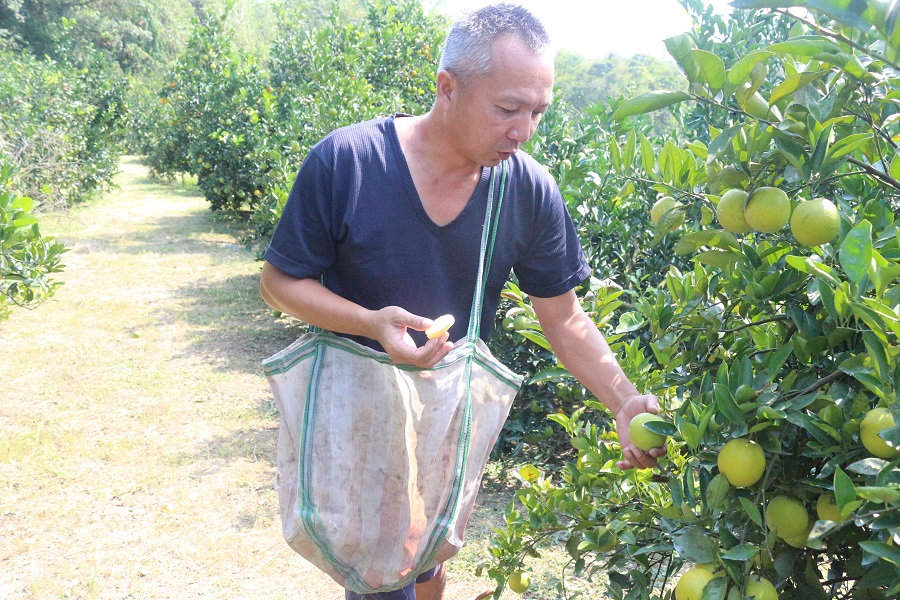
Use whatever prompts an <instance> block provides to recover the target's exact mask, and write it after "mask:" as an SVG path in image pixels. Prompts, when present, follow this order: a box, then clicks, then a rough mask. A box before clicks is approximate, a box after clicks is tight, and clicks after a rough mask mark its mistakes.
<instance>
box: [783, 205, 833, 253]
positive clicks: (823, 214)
mask: <svg viewBox="0 0 900 600" xmlns="http://www.w3.org/2000/svg"><path fill="white" fill-rule="evenodd" d="M840 230H841V215H840V214H839V213H838V209H837V207H836V206H835V205H834V203H833V202H832V201H831V200H828V199H827V198H813V199H812V200H809V201H807V202H801V203H800V204H798V205H797V208H795V209H794V214H792V215H791V233H792V234H793V235H794V239H795V240H797V241H798V242H800V243H801V244H803V245H804V246H818V245H820V244H827V243H828V242H830V241H832V240H833V239H834V238H836V237H837V235H838V233H839V232H840Z"/></svg>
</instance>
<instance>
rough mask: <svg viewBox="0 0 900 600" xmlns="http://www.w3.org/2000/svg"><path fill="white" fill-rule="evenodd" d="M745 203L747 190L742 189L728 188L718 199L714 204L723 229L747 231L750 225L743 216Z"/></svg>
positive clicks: (736, 231)
mask: <svg viewBox="0 0 900 600" xmlns="http://www.w3.org/2000/svg"><path fill="white" fill-rule="evenodd" d="M746 203H747V192H745V191H744V190H738V189H733V190H728V191H727V192H725V193H724V194H722V197H721V198H720V199H719V204H718V206H716V218H717V219H718V220H719V225H721V226H722V229H724V230H725V231H730V232H731V233H747V232H749V231H750V225H749V224H748V223H747V219H746V218H745V217H744V204H746Z"/></svg>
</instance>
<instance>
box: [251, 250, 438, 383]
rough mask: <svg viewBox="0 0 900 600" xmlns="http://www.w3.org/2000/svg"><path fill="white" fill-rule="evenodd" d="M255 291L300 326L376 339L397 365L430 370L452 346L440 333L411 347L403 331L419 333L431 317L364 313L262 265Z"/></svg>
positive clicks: (314, 284) (395, 311) (393, 309)
mask: <svg viewBox="0 0 900 600" xmlns="http://www.w3.org/2000/svg"><path fill="white" fill-rule="evenodd" d="M260 292H261V294H262V297H263V300H265V301H266V304H268V305H269V306H271V307H272V308H274V309H276V310H279V311H281V312H283V313H285V314H288V315H291V316H292V317H296V318H297V319H300V320H301V321H303V322H305V323H309V324H310V325H315V326H316V327H320V328H322V329H326V330H328V331H334V332H336V333H344V334H349V335H358V336H362V337H367V338H369V339H372V340H376V341H377V342H378V343H380V344H381V346H382V347H383V348H384V350H385V352H387V354H388V355H389V356H390V357H391V359H393V360H394V362H397V363H402V364H410V365H415V366H419V367H431V366H434V365H435V364H436V363H437V362H438V361H440V360H441V359H442V358H443V357H444V356H446V355H447V353H448V352H449V351H450V350H451V349H452V348H453V344H451V343H450V342H449V341H448V336H447V334H446V333H445V334H444V335H442V336H439V337H436V338H434V339H432V340H429V341H428V343H426V344H425V345H423V346H421V347H417V346H416V345H415V342H414V341H413V340H412V338H411V337H410V336H409V333H408V332H407V328H409V329H414V330H417V331H425V330H426V329H427V328H428V327H429V326H430V325H431V319H429V318H426V317H421V316H418V315H413V314H411V313H409V312H407V311H405V310H403V309H402V308H400V307H398V306H388V307H385V308H382V309H381V310H369V309H367V308H364V307H362V306H360V305H358V304H356V303H354V302H351V301H349V300H347V299H346V298H342V297H340V296H338V295H337V294H335V293H334V292H332V291H331V290H329V289H328V288H326V287H325V286H324V285H322V284H321V283H320V282H319V281H316V280H315V279H298V278H296V277H293V276H291V275H288V274H287V273H285V272H283V271H281V270H280V269H278V268H277V267H275V266H273V265H272V264H270V263H268V262H267V263H265V264H264V265H263V270H262V278H261V279H260Z"/></svg>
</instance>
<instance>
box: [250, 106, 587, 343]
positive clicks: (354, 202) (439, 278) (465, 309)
mask: <svg viewBox="0 0 900 600" xmlns="http://www.w3.org/2000/svg"><path fill="white" fill-rule="evenodd" d="M394 118H395V117H388V118H382V119H377V120H374V121H368V122H366V123H360V124H357V125H352V126H350V127H344V128H341V129H338V130H336V131H334V132H332V133H331V134H329V135H328V136H327V137H325V138H324V139H323V140H322V141H320V142H319V143H318V144H316V145H315V146H313V148H312V149H311V150H310V153H309V155H308V156H307V157H306V160H305V161H304V162H303V165H302V166H301V168H300V172H299V174H298V175H297V179H296V181H295V182H294V186H293V188H292V190H291V194H290V197H289V198H288V201H287V204H286V206H285V208H284V213H283V214H282V216H281V220H280V221H279V223H278V226H277V227H276V229H275V234H274V236H273V238H272V241H271V244H270V245H269V248H268V250H267V251H266V254H265V259H266V260H267V261H268V262H270V263H271V264H272V265H274V266H275V267H278V268H279V269H280V270H282V271H284V272H285V273H287V274H289V275H293V276H294V277H298V278H312V279H319V278H320V277H321V278H322V281H323V283H324V284H325V286H326V287H327V288H328V289H330V290H331V291H333V292H334V293H336V294H338V295H339V296H342V297H344V298H346V299H348V300H351V301H352V302H355V303H357V304H359V305H361V306H363V307H366V308H369V309H373V310H374V309H379V308H383V307H385V306H400V307H402V308H404V309H406V310H408V311H409V312H411V313H413V314H416V315H421V316H424V317H428V318H431V319H435V318H437V317H439V316H440V315H443V314H447V313H450V314H452V315H453V316H454V317H455V318H456V324H455V325H454V326H453V328H452V329H451V330H450V339H451V340H452V341H456V340H459V339H461V338H463V337H465V335H466V329H467V326H468V321H469V313H470V312H471V309H472V299H473V295H474V293H475V280H476V278H477V275H478V259H479V253H480V249H481V233H482V228H483V225H484V216H485V209H486V208H487V194H488V187H489V182H490V175H491V169H488V168H485V169H483V171H482V176H481V181H480V182H479V183H478V185H477V186H476V188H475V192H474V193H473V194H472V197H471V199H470V200H469V203H468V205H466V207H465V208H464V209H463V211H462V212H461V213H460V214H459V216H457V217H456V219H455V220H453V221H452V222H450V223H448V224H447V225H444V226H438V225H436V224H435V223H434V222H433V221H432V220H431V219H430V218H429V217H428V214H427V213H426V212H425V209H424V207H423V206H422V202H421V200H420V199H419V195H418V193H417V192H416V189H415V185H414V184H413V180H412V176H411V175H410V172H409V168H408V167H407V163H406V158H405V156H404V154H403V151H402V150H401V148H400V141H399V139H398V137H397V131H396V129H395V127H394ZM396 118H402V117H399V116H398V117H396ZM508 162H509V175H508V180H507V184H506V195H505V196H504V200H503V206H502V210H501V214H500V219H499V223H498V228H497V240H496V243H495V247H494V253H493V260H492V263H491V265H490V273H489V277H488V283H487V289H486V294H485V302H484V307H483V311H482V317H481V318H482V326H481V337H482V339H487V337H488V336H489V335H490V332H491V329H492V327H493V320H494V315H495V314H496V312H497V306H498V304H499V301H500V292H501V291H502V289H503V287H504V285H505V284H506V281H507V279H508V277H509V274H510V271H514V272H515V274H516V277H517V278H518V284H519V287H520V288H521V289H522V291H524V292H525V293H527V294H530V295H534V296H538V297H553V296H558V295H560V294H563V293H565V292H567V291H568V290H570V289H572V288H573V287H575V286H576V285H578V284H579V283H580V282H581V281H583V280H584V279H586V278H587V277H588V276H589V275H590V267H589V266H588V264H587V261H586V260H585V257H584V253H583V252H582V250H581V246H580V245H579V242H578V238H577V235H576V232H575V227H574V225H573V223H572V220H571V218H570V217H569V213H568V211H567V209H566V207H565V204H564V202H563V199H562V196H561V195H560V193H559V189H558V188H557V186H556V183H555V182H554V181H553V178H552V177H551V176H550V175H549V174H548V173H547V171H546V170H545V169H544V168H543V167H542V166H541V165H539V164H538V163H537V162H536V161H535V160H534V159H532V158H531V157H530V156H528V155H527V154H525V153H523V152H518V153H516V154H515V155H513V156H512V157H511V158H510V159H509V161H508ZM497 181H498V184H495V185H499V176H498V177H497ZM410 333H411V335H413V337H414V339H416V341H417V342H418V343H422V342H423V341H424V339H425V338H424V335H419V334H418V332H412V331H411V332H410ZM349 337H352V339H355V340H356V341H358V342H360V343H363V344H365V345H367V346H370V347H373V348H376V349H379V350H380V349H381V347H380V346H379V345H378V343H377V342H374V341H372V340H369V339H365V338H358V337H353V336H349Z"/></svg>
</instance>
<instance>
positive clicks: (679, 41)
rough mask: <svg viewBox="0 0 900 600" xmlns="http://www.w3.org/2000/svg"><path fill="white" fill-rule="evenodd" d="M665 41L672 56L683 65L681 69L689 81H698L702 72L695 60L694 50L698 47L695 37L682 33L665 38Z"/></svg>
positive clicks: (679, 64) (680, 65)
mask: <svg viewBox="0 0 900 600" xmlns="http://www.w3.org/2000/svg"><path fill="white" fill-rule="evenodd" d="M663 43H664V44H665V45H666V50H667V51H668V52H669V54H670V55H671V56H672V58H674V59H675V62H676V63H678V66H679V67H681V70H682V72H683V73H684V76H685V77H687V79H688V81H690V82H691V83H694V82H695V81H697V78H698V77H699V74H700V67H699V66H698V65H697V62H696V60H694V55H693V53H692V51H693V50H695V49H696V48H697V44H695V43H694V40H693V38H691V36H690V35H688V34H686V33H682V34H681V35H676V36H674V37H670V38H666V39H664V40H663Z"/></svg>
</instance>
